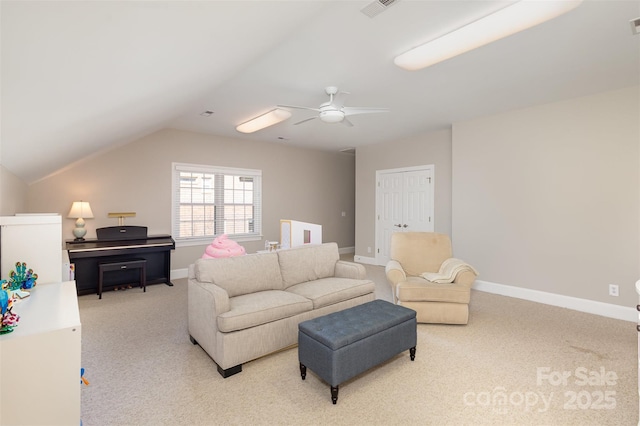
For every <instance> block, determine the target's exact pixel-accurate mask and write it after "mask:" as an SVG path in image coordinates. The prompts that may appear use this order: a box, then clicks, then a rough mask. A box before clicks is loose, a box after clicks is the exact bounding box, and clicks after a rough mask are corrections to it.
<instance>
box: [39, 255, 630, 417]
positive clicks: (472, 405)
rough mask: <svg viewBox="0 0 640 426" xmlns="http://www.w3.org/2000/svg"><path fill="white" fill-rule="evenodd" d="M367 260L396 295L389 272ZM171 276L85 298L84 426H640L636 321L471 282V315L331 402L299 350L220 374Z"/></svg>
mask: <svg viewBox="0 0 640 426" xmlns="http://www.w3.org/2000/svg"><path fill="white" fill-rule="evenodd" d="M366 268H367V271H368V274H369V277H370V278H371V279H373V280H374V281H375V282H376V285H377V297H378V298H381V299H386V300H389V299H390V297H391V294H390V291H389V288H388V286H387V285H386V282H385V279H384V270H383V268H381V267H376V266H366ZM174 284H175V286H174V287H168V286H165V285H153V286H149V287H147V292H146V293H143V292H142V290H140V289H135V288H134V289H130V290H127V291H117V292H106V293H104V294H103V298H102V300H98V297H97V295H87V296H81V297H79V304H80V317H81V321H82V365H83V367H84V368H85V369H86V372H85V377H86V378H87V379H88V380H89V382H90V385H89V386H84V385H83V386H82V421H83V425H84V426H97V425H249V424H251V425H327V424H332V425H333V424H336V425H338V424H345V425H347V424H348V425H361V424H362V425H364V424H375V425H378V424H379V425H395V424H398V425H400V424H402V425H407V424H409V425H418V424H420V425H430V424H434V425H435V424H437V425H442V424H451V425H461V424H478V425H480V424H486V425H496V424H522V425H533V424H547V425H569V424H575V425H636V424H638V372H637V371H638V370H637V368H638V363H637V332H636V330H635V325H634V324H633V323H630V322H625V321H619V320H613V319H608V318H603V317H599V316H595V315H590V314H584V313H580V312H576V311H571V310H567V309H561V308H556V307H551V306H546V305H542V304H537V303H532V302H527V301H523V300H519V299H512V298H508V297H503V296H498V295H492V294H487V293H482V292H477V291H474V292H473V293H472V298H471V314H470V321H469V324H468V325H466V326H449V325H429V324H419V325H418V346H417V353H416V360H415V361H414V362H411V361H410V360H409V355H408V352H407V353H403V354H401V355H398V356H396V357H395V358H393V359H391V360H390V361H388V362H386V363H385V364H383V365H380V366H378V367H377V368H374V369H372V370H370V371H368V372H366V373H363V374H361V375H360V376H358V377H356V378H354V379H352V380H350V381H348V382H347V383H344V384H343V385H341V386H340V393H339V397H338V404H337V405H333V404H331V399H330V392H329V387H328V385H326V384H325V383H323V382H322V381H321V380H320V379H319V378H318V377H317V376H316V375H314V374H313V372H308V374H307V379H306V380H305V381H302V380H301V378H300V371H299V368H298V359H297V349H296V348H291V349H288V350H284V351H281V352H278V353H276V354H272V355H269V356H266V357H263V358H261V359H258V360H255V361H252V362H249V363H246V364H244V366H243V371H242V373H240V374H237V375H235V376H232V377H230V378H227V379H223V378H222V377H220V375H219V374H218V372H217V371H216V366H215V364H214V362H213V361H212V360H211V359H210V358H209V356H208V355H207V354H206V353H205V352H204V351H203V350H202V349H201V348H200V347H199V346H194V345H192V344H191V343H190V342H189V336H188V332H187V312H186V306H187V302H186V299H187V296H186V279H180V280H175V281H174ZM43 355H44V354H43ZM603 372H604V374H602V373H603ZM563 374H564V375H565V376H566V379H564V380H563V379H562V377H563V376H562V375H563ZM603 376H604V377H603ZM585 377H586V378H587V379H589V380H585Z"/></svg>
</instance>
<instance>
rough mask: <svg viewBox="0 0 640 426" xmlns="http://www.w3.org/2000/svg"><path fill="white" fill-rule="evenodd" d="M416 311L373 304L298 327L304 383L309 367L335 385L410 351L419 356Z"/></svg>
mask: <svg viewBox="0 0 640 426" xmlns="http://www.w3.org/2000/svg"><path fill="white" fill-rule="evenodd" d="M416 340H417V333H416V312H415V311H414V310H413V309H408V308H405V307H404V306H399V305H394V304H393V303H389V302H386V301H384V300H374V301H372V302H368V303H365V304H362V305H358V306H354V307H353V308H349V309H345V310H344V311H340V312H335V313H333V314H329V315H325V316H322V317H319V318H315V319H312V320H309V321H304V322H301V323H300V324H299V325H298V360H299V361H300V374H301V375H302V380H304V379H305V378H306V376H307V368H310V369H311V370H312V371H313V372H315V373H316V374H317V375H318V376H320V377H321V378H322V379H323V380H324V381H325V382H327V383H328V384H329V385H330V386H331V401H332V402H333V403H334V404H335V403H337V402H338V386H339V385H340V383H343V382H345V381H347V380H349V379H351V378H352V377H355V376H357V375H358V374H360V373H362V372H364V371H366V370H368V369H370V368H372V367H375V366H376V365H378V364H380V363H382V362H384V361H387V360H388V359H391V358H393V357H394V356H396V355H397V354H399V353H401V352H403V351H406V350H407V349H409V352H410V356H411V361H413V360H414V359H415V355H416Z"/></svg>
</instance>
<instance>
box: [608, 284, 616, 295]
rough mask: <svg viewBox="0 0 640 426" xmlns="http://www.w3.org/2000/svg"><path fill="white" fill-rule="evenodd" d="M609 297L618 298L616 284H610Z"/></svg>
mask: <svg viewBox="0 0 640 426" xmlns="http://www.w3.org/2000/svg"><path fill="white" fill-rule="evenodd" d="M609 296H618V286H617V285H616V284H609Z"/></svg>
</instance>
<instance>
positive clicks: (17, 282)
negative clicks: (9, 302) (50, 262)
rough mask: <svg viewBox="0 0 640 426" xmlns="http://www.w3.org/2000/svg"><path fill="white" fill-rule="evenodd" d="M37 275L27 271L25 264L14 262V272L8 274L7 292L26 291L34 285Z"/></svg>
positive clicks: (29, 270) (30, 270)
mask: <svg viewBox="0 0 640 426" xmlns="http://www.w3.org/2000/svg"><path fill="white" fill-rule="evenodd" d="M37 279H38V274H35V273H34V272H33V269H27V264H26V263H25V262H22V263H20V262H16V270H15V271H11V272H10V273H9V280H10V281H9V290H21V289H23V290H28V289H31V288H33V287H34V286H35V285H36V280H37Z"/></svg>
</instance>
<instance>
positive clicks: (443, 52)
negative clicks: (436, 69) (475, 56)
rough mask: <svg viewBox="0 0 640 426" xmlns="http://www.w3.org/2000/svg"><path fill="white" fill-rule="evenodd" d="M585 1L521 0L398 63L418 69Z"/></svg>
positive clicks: (406, 55) (409, 53) (412, 52)
mask: <svg viewBox="0 0 640 426" xmlns="http://www.w3.org/2000/svg"><path fill="white" fill-rule="evenodd" d="M582 1H583V0H564V1H548V0H520V1H519V2H517V3H515V4H512V5H510V6H507V7H505V8H503V9H500V10H499V11H497V12H495V13H493V14H491V15H487V16H485V17H484V18H481V19H478V20H477V21H474V22H471V23H470V24H467V25H465V26H463V27H462V28H459V29H457V30H455V31H452V32H450V33H448V34H445V35H443V36H442V37H439V38H437V39H435V40H432V41H429V42H427V43H425V44H422V45H420V46H417V47H415V48H413V49H411V50H409V51H407V52H405V53H403V54H401V55H399V56H396V58H395V60H394V63H395V64H396V65H397V66H399V67H400V68H404V69H406V70H409V71H415V70H419V69H422V68H426V67H428V66H431V65H433V64H437V63H438V62H442V61H445V60H447V59H450V58H452V57H454V56H457V55H461V54H463V53H465V52H468V51H470V50H473V49H476V48H478V47H481V46H484V45H486V44H489V43H492V42H494V41H496V40H500V39H501V38H504V37H507V36H510V35H512V34H515V33H518V32H520V31H523V30H526V29H527V28H531V27H533V26H536V25H539V24H541V23H543V22H546V21H549V20H551V19H553V18H555V17H557V16H560V15H562V14H564V13H567V12H569V11H570V10H573V9H575V8H576V7H578V6H579V5H580V3H582Z"/></svg>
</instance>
